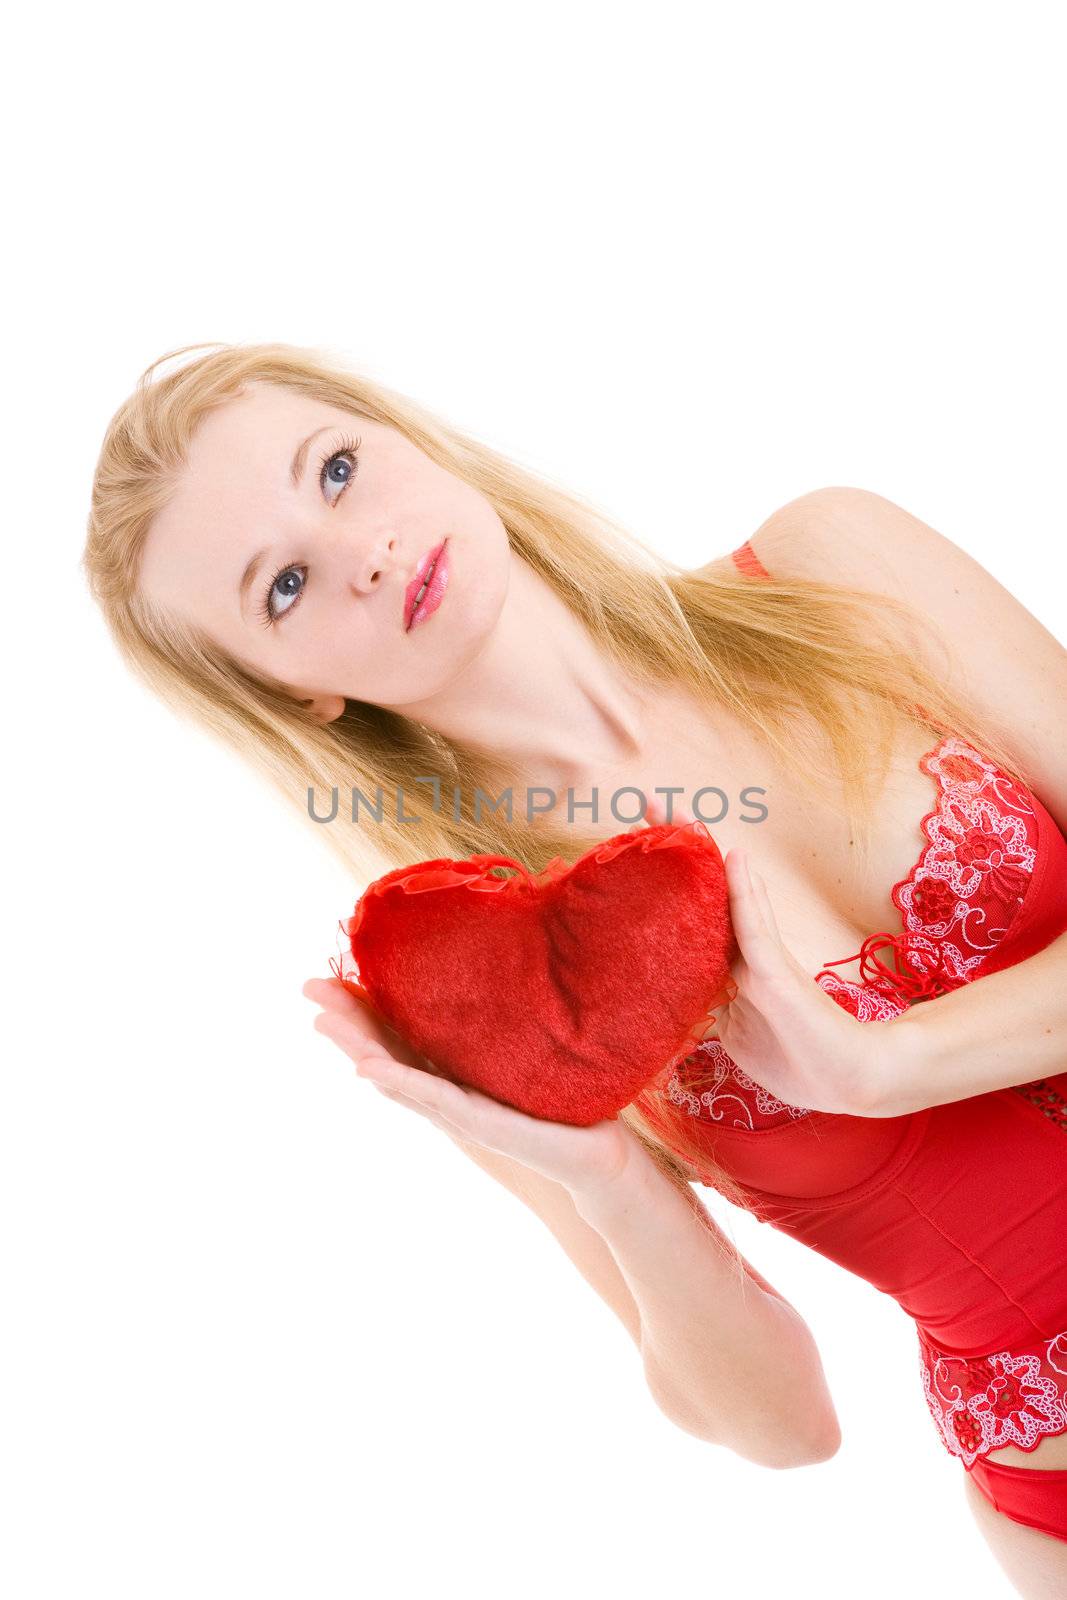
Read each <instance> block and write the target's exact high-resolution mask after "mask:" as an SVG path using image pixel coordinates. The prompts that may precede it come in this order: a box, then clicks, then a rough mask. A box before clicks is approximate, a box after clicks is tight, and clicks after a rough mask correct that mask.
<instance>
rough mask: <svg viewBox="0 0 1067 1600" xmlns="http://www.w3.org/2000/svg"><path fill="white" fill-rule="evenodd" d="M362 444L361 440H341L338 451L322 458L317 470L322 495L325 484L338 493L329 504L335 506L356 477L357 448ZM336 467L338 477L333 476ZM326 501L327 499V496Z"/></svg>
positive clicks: (357, 463)
mask: <svg viewBox="0 0 1067 1600" xmlns="http://www.w3.org/2000/svg"><path fill="white" fill-rule="evenodd" d="M362 442H363V441H362V440H361V439H342V440H341V444H340V447H339V448H338V449H336V450H333V451H331V452H330V454H329V455H328V456H323V458H322V465H321V466H320V468H319V484H320V486H321V488H322V490H323V493H324V494H325V492H326V486H327V484H330V485H332V486H333V488H335V489H336V490H337V491H338V493H337V494H336V495H335V496H334V498H333V500H332V502H331V504H333V505H336V504H337V502H338V500H339V499H340V498H341V495H342V494H343V493H344V491H345V490H346V489H347V488H348V485H349V484H350V483H351V481H352V479H353V478H354V477H355V475H356V472H357V470H358V468H359V447H360V445H361V444H362ZM337 467H339V468H340V470H341V476H340V477H336V476H334V473H335V471H336V469H337ZM327 499H329V496H328V495H327Z"/></svg>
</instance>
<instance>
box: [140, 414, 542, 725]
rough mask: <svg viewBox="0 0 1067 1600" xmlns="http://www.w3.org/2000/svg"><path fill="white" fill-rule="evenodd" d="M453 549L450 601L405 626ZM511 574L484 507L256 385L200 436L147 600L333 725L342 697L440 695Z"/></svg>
mask: <svg viewBox="0 0 1067 1600" xmlns="http://www.w3.org/2000/svg"><path fill="white" fill-rule="evenodd" d="M353 446H355V448H354V449H353V448H352V447H353ZM446 540H447V546H446V550H445V554H444V557H443V559H442V558H439V567H438V572H437V574H435V580H436V581H435V583H434V584H433V585H432V587H431V589H430V590H429V591H428V593H427V596H426V597H424V598H430V597H431V596H432V595H433V594H434V593H435V591H436V589H437V588H438V586H439V583H440V579H441V577H442V576H443V577H444V578H445V588H444V592H443V594H442V595H441V598H440V603H439V604H438V606H437V609H436V610H434V611H432V612H431V613H429V614H428V615H426V616H425V617H424V618H423V620H422V621H421V622H420V621H419V620H418V617H417V616H416V618H415V620H414V622H413V623H410V619H409V604H408V603H409V601H410V593H409V586H410V585H411V584H412V582H413V580H414V579H415V577H416V568H417V567H418V565H419V563H420V562H422V561H423V559H424V558H425V557H428V556H430V555H432V553H433V552H434V551H435V550H436V549H437V548H438V546H440V545H441V544H442V542H443V541H446ZM510 559H511V550H510V546H509V544H508V538H507V532H506V529H505V528H504V525H503V523H502V522H501V521H500V518H499V517H498V516H497V514H496V511H495V510H494V509H493V507H492V505H490V503H489V501H488V500H486V499H485V497H484V496H483V495H481V494H480V493H479V492H478V491H477V490H475V489H473V488H471V487H470V486H469V485H468V484H467V483H465V482H464V481H463V480H462V479H461V478H457V477H454V476H453V474H452V473H450V472H448V471H446V470H445V468H443V467H439V466H437V465H436V463H434V462H433V461H431V460H430V458H429V457H428V456H426V455H425V454H424V453H423V452H422V451H421V450H420V449H419V448H418V447H417V446H416V445H414V444H412V443H411V442H410V441H409V440H408V439H407V437H406V436H405V435H404V434H403V433H400V432H398V431H397V430H396V429H394V428H391V427H387V426H385V425H384V424H382V423H379V422H369V421H367V420H366V419H365V418H363V417H360V416H356V415H353V414H352V413H351V412H347V411H343V410H340V409H339V408H337V407H334V406H330V405H326V404H324V403H322V402H321V401H318V400H313V399H310V398H309V397H308V396H306V395H302V394H298V393H296V392H295V391H292V390H288V389H285V388H283V387H281V386H277V385H273V384H264V383H249V384H247V385H246V386H245V388H244V390H243V391H242V393H241V394H240V395H239V396H238V397H237V398H235V399H233V400H231V401H228V402H227V403H226V404H224V405H223V406H221V407H219V409H218V410H216V411H213V412H211V413H210V414H209V415H208V416H207V417H206V418H205V419H204V420H203V421H202V422H201V424H200V426H199V427H198V428H197V430H196V432H195V434H194V436H193V439H192V442H191V445H190V449H189V455H188V462H187V466H186V470H185V472H184V473H183V475H182V478H181V480H180V482H179V484H178V487H177V490H176V492H175V494H174V496H173V498H172V500H171V501H170V503H169V504H168V506H167V507H166V509H165V510H164V511H162V512H161V513H160V514H159V516H158V517H157V518H156V519H155V521H154V522H153V525H152V528H151V530H150V532H149V535H148V539H147V541H146V544H145V549H144V555H143V561H142V566H141V585H142V588H143V589H144V592H145V593H146V595H147V596H148V597H149V598H150V599H151V600H153V601H155V602H157V603H158V604H159V605H160V606H161V607H163V608H164V609H165V610H167V611H170V612H172V613H177V614H179V615H180V616H182V617H184V618H185V619H187V620H188V621H190V622H193V623H195V624H197V625H198V626H199V627H201V628H202V629H203V630H204V631H205V632H206V633H207V634H208V636H209V637H210V638H212V639H214V640H215V642H216V643H217V644H219V645H221V646H223V647H224V648H225V649H227V650H228V651H229V652H230V653H231V654H232V655H233V656H235V657H236V658H237V659H238V660H240V661H241V662H243V663H244V664H245V665H246V666H248V667H250V668H253V669H255V670H258V671H261V672H263V673H265V674H267V675H269V676H270V677H272V678H274V679H276V680H280V681H281V682H282V683H284V684H286V685H287V687H288V688H290V689H291V691H292V692H293V694H294V695H295V696H296V697H297V698H299V699H302V700H310V701H311V702H312V709H313V710H314V711H315V713H316V715H318V716H320V717H322V718H323V719H325V720H332V718H333V717H336V716H339V715H340V714H341V712H342V711H343V709H344V700H345V699H346V698H348V699H354V700H362V701H365V702H367V703H369V704H374V705H381V706H389V707H391V708H394V709H402V708H403V707H404V706H405V705H409V704H421V703H423V702H425V701H426V700H427V699H429V698H431V697H432V696H433V695H435V694H437V693H439V692H440V691H441V689H442V688H444V687H445V686H446V685H447V684H448V682H449V681H450V679H452V678H453V677H454V676H455V675H456V674H457V673H458V672H460V671H461V670H462V669H463V668H464V667H465V666H466V665H467V664H468V663H469V662H470V661H472V660H473V659H474V658H475V657H476V656H477V655H478V653H479V651H480V650H481V648H482V646H483V644H484V642H485V640H486V638H487V637H488V635H489V633H490V632H491V630H492V628H493V625H494V623H495V622H496V620H497V618H498V616H499V615H500V612H501V609H502V607H503V604H504V598H505V595H506V593H507V585H508V574H509V563H510ZM445 563H447V571H446V569H445ZM419 587H421V585H420V584H418V583H416V584H415V588H416V589H418V588H419Z"/></svg>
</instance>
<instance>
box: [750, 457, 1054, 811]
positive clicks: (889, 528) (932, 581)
mask: <svg viewBox="0 0 1067 1600" xmlns="http://www.w3.org/2000/svg"><path fill="white" fill-rule="evenodd" d="M749 542H750V544H751V546H752V549H753V550H754V551H755V553H756V555H757V556H758V558H759V560H760V561H761V562H762V563H763V565H764V566H765V567H766V568H767V570H768V571H769V572H770V573H772V574H773V575H775V576H781V577H793V578H805V579H814V580H817V581H823V582H830V583H838V584H847V585H848V586H849V587H852V588H856V589H862V590H865V591H867V592H868V593H873V594H877V595H881V596H885V597H888V598H890V599H894V600H898V601H902V602H904V603H905V604H906V605H907V606H908V607H909V608H910V610H911V611H912V613H913V614H915V615H916V617H917V619H918V621H919V623H920V624H921V626H920V628H919V630H918V632H917V633H915V632H913V634H912V637H913V638H914V639H915V641H916V646H917V648H918V649H920V650H921V651H922V652H923V654H924V657H925V660H924V664H925V665H926V666H927V667H929V669H930V670H931V671H932V672H934V673H935V674H944V673H945V671H946V670H950V671H953V672H954V676H955V678H956V684H955V686H956V687H957V688H959V689H962V690H963V691H965V692H966V693H967V694H968V695H969V697H970V698H971V700H972V702H973V703H974V705H975V707H976V709H977V710H978V711H979V712H980V714H981V715H982V717H983V718H984V719H985V720H986V722H987V724H988V726H989V727H990V728H992V729H994V730H995V732H996V734H997V736H998V738H1000V739H1001V741H1002V742H1003V745H1004V748H1005V749H1006V750H1009V751H1011V752H1012V754H1013V755H1014V756H1015V757H1016V758H1017V759H1018V761H1019V762H1020V763H1021V764H1022V765H1023V766H1025V767H1027V768H1029V770H1030V771H1031V772H1032V773H1033V775H1034V780H1035V787H1037V789H1038V792H1039V793H1040V795H1041V798H1042V800H1044V802H1045V805H1046V806H1047V807H1048V809H1049V810H1050V811H1051V812H1052V814H1053V815H1054V816H1055V818H1056V820H1057V822H1058V823H1059V825H1060V827H1061V828H1065V829H1067V747H1065V746H1064V745H1063V742H1062V739H1061V735H1060V727H1061V723H1062V708H1063V705H1064V703H1065V701H1067V649H1065V648H1064V646H1063V644H1061V642H1060V641H1059V640H1058V639H1057V638H1056V636H1055V635H1054V634H1053V633H1051V632H1050V631H1049V630H1048V629H1047V628H1046V627H1045V626H1044V625H1043V624H1042V623H1041V622H1039V621H1038V619H1037V618H1036V617H1035V616H1034V615H1033V614H1032V612H1030V611H1029V610H1028V609H1027V608H1026V606H1025V605H1023V603H1022V601H1021V600H1019V599H1018V598H1017V597H1016V596H1015V595H1013V594H1012V592H1011V590H1010V589H1008V588H1006V587H1005V586H1004V584H1002V583H1000V582H999V581H998V579H996V578H995V577H994V576H993V574H992V573H991V572H990V571H989V570H988V569H987V568H986V567H984V566H983V565H982V563H981V562H980V561H978V560H976V558H975V557H974V556H972V555H969V554H968V553H967V551H966V550H963V549H961V547H960V546H959V545H958V544H956V543H954V541H953V540H952V539H949V538H947V537H946V536H945V535H944V534H943V533H939V532H938V531H937V529H936V528H932V527H931V526H930V525H929V523H926V522H923V521H922V519H921V518H920V517H918V516H916V515H915V514H914V513H913V512H911V511H907V510H905V509H904V507H903V506H899V505H897V504H896V503H895V502H894V501H892V500H889V499H887V498H886V497H885V496H884V495H881V494H877V493H875V492H874V491H873V490H870V489H856V488H850V487H831V488H825V489H814V490H812V491H811V492H810V493H809V494H804V495H800V496H798V497H797V499H795V500H791V501H789V502H788V503H787V504H786V505H784V506H781V507H780V508H779V509H778V510H777V511H775V512H773V513H772V515H771V516H770V517H768V518H767V520H766V521H765V522H764V523H763V524H762V525H761V526H760V527H759V528H758V529H757V530H756V532H755V533H754V534H753V535H752V537H751V539H750V541H749ZM942 646H944V647H947V649H943V648H942Z"/></svg>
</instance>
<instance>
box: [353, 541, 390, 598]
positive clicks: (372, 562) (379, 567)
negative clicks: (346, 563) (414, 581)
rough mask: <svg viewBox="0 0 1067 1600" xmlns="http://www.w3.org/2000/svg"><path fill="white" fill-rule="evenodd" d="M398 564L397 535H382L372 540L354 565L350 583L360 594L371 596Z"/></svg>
mask: <svg viewBox="0 0 1067 1600" xmlns="http://www.w3.org/2000/svg"><path fill="white" fill-rule="evenodd" d="M396 564H397V541H396V536H395V534H391V533H390V534H381V535H380V536H379V537H378V538H376V539H372V540H370V542H369V543H368V545H367V547H366V549H365V550H364V551H363V553H362V555H359V556H357V557H356V560H355V562H354V563H353V568H352V576H351V578H350V582H351V584H352V587H353V589H356V590H358V591H359V593H360V594H369V593H370V592H371V590H373V589H376V588H378V587H379V585H380V584H381V581H382V579H383V578H384V577H386V576H387V574H388V573H390V572H391V571H392V569H393V568H394V567H395V566H396Z"/></svg>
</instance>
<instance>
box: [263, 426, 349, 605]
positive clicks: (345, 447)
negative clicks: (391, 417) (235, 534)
mask: <svg viewBox="0 0 1067 1600" xmlns="http://www.w3.org/2000/svg"><path fill="white" fill-rule="evenodd" d="M362 443H363V441H362V439H348V438H344V439H342V440H341V443H340V445H339V446H338V448H337V449H336V450H331V451H330V452H329V454H328V455H325V456H323V457H321V459H320V463H319V487H320V488H325V486H326V469H327V467H328V466H329V465H330V463H331V462H333V461H336V460H337V458H338V457H339V456H351V457H352V472H351V475H350V476H349V477H348V478H347V479H346V481H345V482H344V484H342V486H341V494H339V495H338V496H337V500H340V498H341V495H342V494H344V492H345V490H346V489H347V488H348V485H349V484H350V483H351V482H352V479H353V478H354V477H355V475H356V473H357V472H358V470H359V449H360V445H361V444H362ZM337 500H335V501H334V505H336V504H337ZM299 570H300V569H299V568H298V567H295V566H294V565H293V563H292V562H291V561H290V562H288V563H287V564H286V565H285V566H284V567H279V568H278V570H277V572H275V573H274V575H273V577H272V578H271V580H270V582H269V583H268V584H267V589H266V593H265V594H264V596H263V603H262V605H261V606H260V608H259V614H260V618H261V620H262V622H263V623H264V625H265V626H266V627H268V628H272V627H273V626H274V624H275V623H276V622H280V621H281V619H282V617H287V616H288V615H289V612H290V611H295V610H296V608H297V606H298V605H299V604H300V596H301V595H302V594H303V593H304V588H301V590H300V593H299V594H298V595H297V597H296V599H295V600H294V601H293V603H292V605H291V606H287V607H286V609H285V610H284V611H283V612H280V613H279V615H278V616H275V615H274V614H273V612H272V611H271V606H270V597H271V595H272V594H273V593H274V585H275V584H276V583H277V581H278V579H279V578H284V577H285V574H286V573H287V572H298V571H299ZM306 586H307V580H306V579H305V580H304V587H305V588H306Z"/></svg>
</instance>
